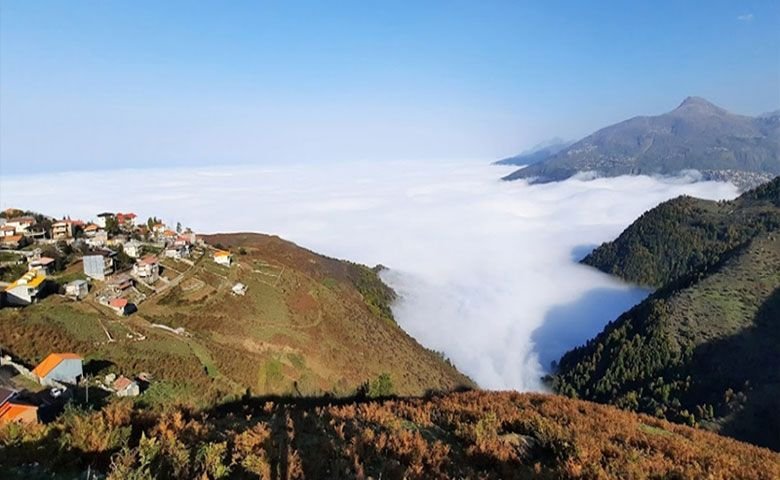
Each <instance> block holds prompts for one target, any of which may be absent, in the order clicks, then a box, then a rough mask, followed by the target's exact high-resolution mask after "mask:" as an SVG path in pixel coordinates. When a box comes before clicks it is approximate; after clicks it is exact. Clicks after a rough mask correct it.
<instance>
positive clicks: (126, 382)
mask: <svg viewBox="0 0 780 480" xmlns="http://www.w3.org/2000/svg"><path fill="white" fill-rule="evenodd" d="M132 384H133V381H132V380H130V379H129V378H127V377H125V376H124V375H120V376H119V378H117V379H116V381H114V385H113V386H114V390H124V389H125V388H127V387H129V386H130V385H132Z"/></svg>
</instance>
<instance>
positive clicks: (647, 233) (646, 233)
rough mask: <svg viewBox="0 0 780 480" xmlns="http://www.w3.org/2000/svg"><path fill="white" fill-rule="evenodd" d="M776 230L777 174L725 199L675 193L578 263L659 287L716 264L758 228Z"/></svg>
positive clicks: (779, 212)
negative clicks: (762, 182)
mask: <svg viewBox="0 0 780 480" xmlns="http://www.w3.org/2000/svg"><path fill="white" fill-rule="evenodd" d="M777 230H780V177H777V178H775V179H774V180H772V181H771V182H768V183H766V184H764V185H762V186H760V187H758V188H756V189H754V190H751V191H749V192H746V193H744V194H743V195H742V196H740V197H739V198H737V199H735V200H733V201H729V202H713V201H708V200H700V199H697V198H691V197H679V198H676V199H673V200H669V201H668V202H665V203H662V204H661V205H659V206H658V207H655V208H653V209H652V210H650V211H648V212H646V213H645V214H644V215H642V216H641V217H639V219H638V220H636V221H635V222H634V223H632V224H631V226H629V227H628V228H627V229H626V230H625V231H624V232H623V233H621V234H620V236H619V237H618V238H617V239H616V240H614V241H611V242H607V243H604V244H603V245H601V246H600V247H598V248H597V249H596V250H594V251H593V252H592V253H591V254H590V255H588V256H587V257H585V258H584V259H583V260H582V263H584V264H586V265H590V266H593V267H596V268H598V269H599V270H601V271H604V272H606V273H611V274H613V275H617V276H618V277H621V278H623V279H624V280H627V281H629V282H632V283H638V284H642V285H647V286H652V287H660V286H662V285H665V284H667V283H669V282H672V281H675V280H677V279H680V278H682V277H684V276H687V275H691V274H695V273H696V272H699V271H701V270H702V269H706V268H707V267H709V266H712V265H714V264H716V263H718V262H719V261H720V260H721V258H722V256H723V255H724V254H727V252H729V251H730V250H732V249H733V248H735V247H737V246H739V245H742V244H743V243H745V242H746V241H748V240H749V239H751V238H753V237H755V236H756V235H757V234H759V233H761V232H772V231H777Z"/></svg>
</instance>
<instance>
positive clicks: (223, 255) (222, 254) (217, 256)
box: [214, 250, 233, 267]
mask: <svg viewBox="0 0 780 480" xmlns="http://www.w3.org/2000/svg"><path fill="white" fill-rule="evenodd" d="M214 261H215V262H216V263H218V264H220V265H225V266H227V267H229V266H230V264H231V263H232V262H233V257H232V256H231V255H230V252H227V251H225V250H215V251H214Z"/></svg>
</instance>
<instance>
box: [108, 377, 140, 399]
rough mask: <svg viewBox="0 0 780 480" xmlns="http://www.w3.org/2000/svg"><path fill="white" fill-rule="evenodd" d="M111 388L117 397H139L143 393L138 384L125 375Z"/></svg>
mask: <svg viewBox="0 0 780 480" xmlns="http://www.w3.org/2000/svg"><path fill="white" fill-rule="evenodd" d="M111 386H112V387H113V388H114V392H116V396H117V397H137V396H138V395H139V394H140V393H141V387H140V386H139V385H138V382H136V381H134V380H130V379H129V378H127V377H125V376H124V375H120V376H119V378H117V379H116V380H115V381H114V383H113V384H112V385H111Z"/></svg>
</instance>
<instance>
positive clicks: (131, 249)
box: [124, 240, 143, 258]
mask: <svg viewBox="0 0 780 480" xmlns="http://www.w3.org/2000/svg"><path fill="white" fill-rule="evenodd" d="M142 248H143V247H142V246H141V242H139V241H138V240H130V241H129V242H127V243H125V245H124V249H125V253H126V254H128V255H129V256H131V257H133V258H138V257H140V256H141V250H142Z"/></svg>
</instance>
